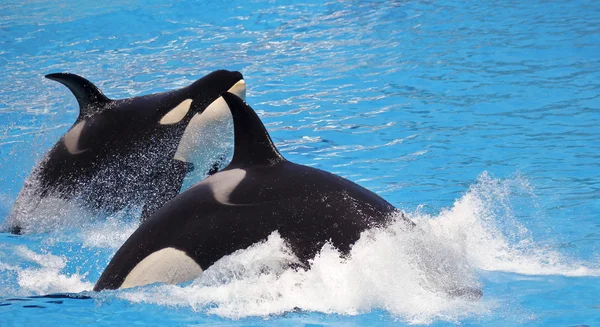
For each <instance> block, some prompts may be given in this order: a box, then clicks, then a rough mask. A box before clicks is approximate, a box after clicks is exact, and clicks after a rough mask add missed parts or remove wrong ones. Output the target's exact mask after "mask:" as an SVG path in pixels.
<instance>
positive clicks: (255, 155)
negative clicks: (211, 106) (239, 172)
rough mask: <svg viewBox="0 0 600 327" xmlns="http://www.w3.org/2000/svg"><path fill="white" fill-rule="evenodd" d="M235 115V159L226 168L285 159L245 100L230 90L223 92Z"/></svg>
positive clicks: (271, 162) (273, 162)
mask: <svg viewBox="0 0 600 327" xmlns="http://www.w3.org/2000/svg"><path fill="white" fill-rule="evenodd" d="M221 96H222V97H223V99H224V100H225V102H226V103H227V106H228V107H229V110H231V115H232V116H233V130H234V150H233V159H231V163H230V164H229V166H227V167H226V168H225V169H228V168H236V167H238V166H247V165H273V164H275V163H278V162H280V161H284V160H285V159H284V158H283V157H282V156H281V154H280V153H279V151H277V148H276V147H275V144H273V141H272V140H271V137H270V136H269V133H268V132H267V129H266V128H265V125H263V123H262V122H261V121H260V118H258V115H256V113H255V112H254V110H252V108H250V106H248V104H247V103H246V102H244V100H242V99H240V98H238V97H237V96H236V95H234V94H231V93H229V92H225V93H223V94H221Z"/></svg>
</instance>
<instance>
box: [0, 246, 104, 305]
mask: <svg viewBox="0 0 600 327" xmlns="http://www.w3.org/2000/svg"><path fill="white" fill-rule="evenodd" d="M15 252H16V253H17V254H18V255H20V256H21V257H22V258H23V259H25V260H28V261H30V262H31V263H33V264H34V265H36V266H37V267H31V268H20V267H4V268H5V269H6V270H12V271H15V272H17V274H18V277H17V281H18V283H19V286H20V288H21V290H20V293H21V294H36V295H40V294H50V293H59V292H72V293H77V292H82V291H86V290H90V289H92V287H93V286H94V284H92V283H90V282H86V281H84V279H85V277H86V276H85V274H83V275H82V274H79V273H74V274H68V275H67V274H63V273H61V271H62V270H63V269H64V268H65V267H66V263H67V260H66V258H65V257H62V256H55V255H52V254H41V253H36V252H33V251H31V250H29V249H27V248H26V247H23V246H22V247H18V248H17V249H16V251H15Z"/></svg>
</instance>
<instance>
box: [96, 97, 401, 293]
mask: <svg viewBox="0 0 600 327" xmlns="http://www.w3.org/2000/svg"><path fill="white" fill-rule="evenodd" d="M217 102H218V104H219V109H222V110H225V111H228V112H230V113H231V115H232V116H233V125H234V154H233V159H232V161H231V163H230V164H229V165H228V166H227V167H225V168H224V169H223V170H221V171H219V172H217V173H216V174H214V175H212V176H210V177H208V178H206V179H205V180H203V181H201V182H200V183H198V184H196V185H194V186H193V187H192V188H190V189H188V190H187V191H185V192H183V193H181V194H179V195H178V196H177V197H175V198H174V199H173V200H171V201H169V202H167V203H166V204H165V205H164V206H163V207H162V208H160V209H159V210H158V211H157V212H155V214H154V215H152V216H151V217H150V218H149V219H148V220H146V221H145V222H143V223H142V224H141V225H140V227H139V228H138V229H137V230H136V231H135V232H134V233H133V234H132V235H131V236H130V237H129V239H128V240H127V241H126V242H125V243H124V244H123V246H122V247H121V248H120V249H119V250H118V251H117V253H116V254H115V256H114V257H113V258H112V260H111V261H110V263H109V264H108V267H107V268H106V269H105V270H104V272H103V273H102V275H101V277H100V279H99V280H98V282H97V283H96V285H95V287H94V290H96V291H100V290H104V289H117V288H128V287H134V286H140V285H145V284H151V283H155V282H163V283H170V284H176V283H180V282H184V281H188V280H192V279H194V278H197V277H198V276H200V275H201V274H202V272H203V270H206V269H207V268H208V267H210V266H211V265H212V264H214V263H215V262H216V261H217V260H219V259H220V258H222V257H223V256H226V255H229V254H231V253H233V252H234V251H236V250H240V249H244V248H247V247H249V246H251V245H252V244H254V243H257V242H259V241H261V240H265V239H267V237H268V236H269V235H270V234H271V233H272V232H274V231H278V232H279V234H280V235H281V236H282V238H283V239H285V241H286V242H287V243H288V244H289V246H290V248H291V249H292V251H293V252H294V253H295V255H296V256H297V257H298V259H299V260H300V262H301V264H303V265H305V266H306V265H307V264H308V261H309V260H310V259H311V258H313V257H314V256H315V255H316V254H317V253H318V252H319V251H320V249H321V248H322V247H323V245H324V244H325V243H326V242H330V243H331V244H332V245H333V246H335V247H336V248H338V249H339V250H340V251H341V252H342V253H345V254H347V253H348V252H349V250H350V248H351V246H352V245H353V244H354V243H355V242H356V241H357V240H358V239H359V237H360V233H361V232H362V231H364V230H366V229H368V228H371V227H375V226H381V225H384V224H385V223H386V222H387V221H389V220H390V218H391V217H392V216H393V215H395V214H397V213H399V212H398V210H397V209H396V208H395V207H394V206H393V205H391V204H390V203H388V202H387V201H386V200H384V199H383V198H381V197H379V196H378V195H376V194H375V193H373V192H371V191H369V190H367V189H365V188H363V187H361V186H359V185H357V184H355V183H353V182H351V181H349V180H346V179H344V178H342V177H340V176H337V175H334V174H331V173H328V172H325V171H322V170H319V169H315V168H311V167H307V166H303V165H299V164H295V163H292V162H289V161H287V160H285V159H284V158H283V157H282V156H281V154H280V153H279V151H277V148H276V147H275V145H274V144H273V142H272V141H271V138H270V136H269V134H268V133H267V130H266V129H265V127H264V125H263V124H262V122H261V121H260V119H259V118H258V116H257V115H256V113H255V112H254V110H252V108H250V107H249V106H248V105H247V104H246V103H245V102H244V101H243V100H242V99H240V98H239V97H237V96H235V95H233V94H231V93H224V94H223V95H222V97H221V98H219V99H218V100H217V101H216V103H217ZM404 219H406V218H404ZM406 221H407V223H408V224H412V222H410V221H408V220H407V219H406Z"/></svg>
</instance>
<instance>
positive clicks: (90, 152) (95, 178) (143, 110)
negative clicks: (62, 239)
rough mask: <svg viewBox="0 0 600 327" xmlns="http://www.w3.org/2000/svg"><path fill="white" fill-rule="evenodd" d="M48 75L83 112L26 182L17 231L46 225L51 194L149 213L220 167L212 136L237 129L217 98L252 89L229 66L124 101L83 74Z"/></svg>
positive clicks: (14, 216) (11, 224)
mask: <svg viewBox="0 0 600 327" xmlns="http://www.w3.org/2000/svg"><path fill="white" fill-rule="evenodd" d="M46 77H47V78H49V79H51V80H54V81H57V82H60V83H62V84H63V85H65V86H66V87H67V88H69V90H70V91H71V92H72V93H73V95H74V96H75V98H76V99H77V102H78V104H79V108H80V112H79V117H78V118H77V120H76V121H75V123H74V124H73V126H72V127H71V128H70V129H69V130H68V131H67V132H66V133H65V134H64V135H63V136H62V137H61V139H60V140H59V141H58V142H57V143H56V144H55V145H54V147H53V148H52V149H51V150H50V151H49V152H48V153H47V154H46V156H45V157H44V158H43V159H42V160H41V162H40V163H39V164H38V165H37V166H36V167H35V168H34V170H33V172H32V173H31V175H30V176H29V177H28V179H27V180H26V182H25V185H24V187H23V189H22V190H21V192H20V194H19V196H18V198H17V201H16V202H15V205H14V207H13V210H12V212H11V214H10V215H9V217H8V219H7V221H6V223H5V226H4V227H5V228H6V229H8V230H11V231H12V232H14V233H20V232H28V231H36V230H37V229H38V227H39V226H35V224H36V223H40V222H39V221H34V220H33V219H32V216H34V215H35V214H38V215H42V216H43V215H44V214H45V213H44V212H41V213H36V210H38V209H39V208H43V206H42V205H41V203H44V200H45V199H54V198H58V199H64V200H72V199H75V200H77V203H78V204H79V205H81V206H83V207H86V208H91V209H94V211H96V210H99V211H103V212H105V213H113V212H116V211H118V210H121V209H123V208H126V207H129V206H134V205H137V206H142V207H143V212H142V219H144V218H147V217H148V216H150V214H152V213H153V212H154V211H155V210H156V209H158V208H160V207H161V206H162V205H163V204H164V203H165V202H166V201H168V200H170V199H171V198H173V197H175V195H177V194H178V193H179V191H180V188H181V186H182V183H183V180H184V177H185V176H186V174H187V173H189V172H190V171H192V170H194V169H195V170H196V171H195V174H197V175H200V176H203V175H204V174H205V173H207V172H211V173H214V171H215V170H216V167H217V166H218V164H219V163H218V162H217V161H218V160H219V158H222V156H223V153H222V152H220V151H223V149H216V148H215V144H217V142H216V141H215V139H220V137H221V135H209V136H210V137H206V136H207V135H206V134H207V133H210V132H214V133H217V134H219V133H231V131H230V129H231V127H230V126H228V124H229V125H230V122H228V119H229V120H230V118H228V116H226V117H225V116H219V115H218V114H215V112H213V111H214V110H213V109H212V108H213V107H214V104H213V103H214V101H215V100H216V99H217V98H219V96H220V94H221V93H222V92H225V91H230V92H233V93H235V94H237V95H238V96H241V97H245V93H246V84H245V81H244V79H243V76H242V74H241V73H239V72H232V71H226V70H219V71H215V72H212V73H210V74H208V75H206V76H205V77H203V78H201V79H199V80H197V81H195V82H194V83H192V84H191V85H189V86H186V87H184V88H181V89H179V90H174V91H170V92H164V93H156V94H150V95H145V96H140V97H133V98H128V99H120V100H111V99H109V98H107V97H106V96H105V95H104V94H103V93H102V92H101V91H100V90H99V89H98V87H96V86H95V85H94V84H93V83H91V82H90V81H88V80H86V79H85V78H83V77H81V76H78V75H74V74H68V73H57V74H49V75H46ZM222 123H224V125H223V124H222ZM198 171H200V172H201V173H199V174H198V173H197V172H198ZM48 201H50V200H48ZM39 210H42V211H43V209H39ZM42 218H43V217H42Z"/></svg>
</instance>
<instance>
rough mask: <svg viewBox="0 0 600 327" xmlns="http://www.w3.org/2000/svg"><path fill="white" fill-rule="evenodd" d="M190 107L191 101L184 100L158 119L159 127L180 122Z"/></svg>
mask: <svg viewBox="0 0 600 327" xmlns="http://www.w3.org/2000/svg"><path fill="white" fill-rule="evenodd" d="M191 105H192V99H185V100H183V101H182V102H181V103H180V104H178V105H177V106H176V107H175V108H173V109H171V110H170V111H169V112H167V114H166V115H164V116H163V118H161V119H160V124H161V125H171V124H176V123H178V122H180V121H181V120H182V119H183V117H185V115H187V113H188V111H189V110H190V106H191Z"/></svg>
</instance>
